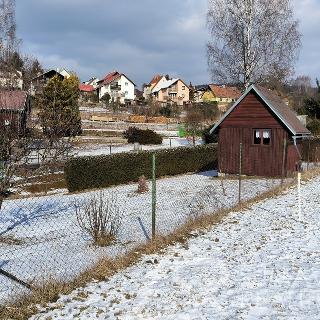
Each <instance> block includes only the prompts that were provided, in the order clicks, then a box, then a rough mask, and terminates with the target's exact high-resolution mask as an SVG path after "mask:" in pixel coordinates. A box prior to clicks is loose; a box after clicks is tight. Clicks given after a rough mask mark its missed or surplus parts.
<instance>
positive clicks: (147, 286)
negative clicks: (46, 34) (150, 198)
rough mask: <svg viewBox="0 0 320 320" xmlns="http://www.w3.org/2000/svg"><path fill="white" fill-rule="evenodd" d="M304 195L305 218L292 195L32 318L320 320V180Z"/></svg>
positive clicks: (233, 218)
mask: <svg viewBox="0 0 320 320" xmlns="http://www.w3.org/2000/svg"><path fill="white" fill-rule="evenodd" d="M301 194H302V215H301V217H299V215H298V212H297V193H296V190H295V189H290V190H288V192H287V193H286V194H285V195H282V196H278V197H276V198H273V199H269V200H265V201H262V202H260V203H257V204H255V205H253V206H252V207H251V208H250V209H249V210H245V211H243V212H238V213H232V214H230V215H229V216H228V218H227V219H226V220H225V221H224V222H223V223H221V224H219V225H217V226H215V227H213V228H212V229H211V230H210V231H208V232H204V231H202V232H201V231H199V232H198V236H197V237H195V238H192V239H191V240H189V241H188V243H187V244H185V245H176V246H173V247H170V248H168V249H167V250H166V252H165V253H163V254H158V255H151V256H145V257H143V259H142V261H141V262H139V263H138V264H137V265H135V266H133V267H130V268H128V269H126V270H124V271H122V272H120V273H118V274H116V275H115V276H113V277H111V278H110V279H106V281H103V282H92V283H91V284H88V286H86V287H85V288H80V289H78V290H75V291H74V292H73V293H71V294H70V295H68V296H62V297H60V299H59V300H58V301H57V302H56V303H53V304H51V305H50V306H49V307H48V308H46V309H41V311H42V313H39V314H38V315H36V316H33V317H32V318H31V319H32V320H41V319H52V320H53V319H61V320H62V319H63V320H67V319H83V320H84V319H127V320H129V319H168V320H169V319H172V320H176V319H319V314H320V283H319V281H320V252H319V242H320V219H319V216H320V199H319V194H320V178H319V177H318V178H315V179H313V180H312V181H310V182H308V183H307V184H305V185H303V187H302V190H301ZM299 218H301V220H300V219H299Z"/></svg>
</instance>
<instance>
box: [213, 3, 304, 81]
mask: <svg viewBox="0 0 320 320" xmlns="http://www.w3.org/2000/svg"><path fill="white" fill-rule="evenodd" d="M208 1H209V10H208V15H207V24H208V28H209V31H210V33H211V36H212V38H211V41H210V42H209V43H208V45H207V54H208V64H209V68H210V71H211V73H212V77H213V79H214V80H215V81H220V82H223V83H225V82H232V83H241V84H243V86H244V87H248V86H249V84H250V83H251V82H260V81H263V80H265V79H266V78H268V77H277V78H282V79H285V78H286V77H288V76H289V75H290V73H291V72H292V70H293V65H294V62H295V60H296V59H297V57H298V49H299V47H300V43H301V41H300V38H301V35H300V33H299V31H298V22H297V20H295V19H294V15H293V10H292V6H291V1H290V0H230V1H227V0H208Z"/></svg>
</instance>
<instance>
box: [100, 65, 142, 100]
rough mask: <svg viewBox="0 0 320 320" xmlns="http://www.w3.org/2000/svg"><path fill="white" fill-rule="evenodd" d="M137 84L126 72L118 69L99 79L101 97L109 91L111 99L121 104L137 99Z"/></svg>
mask: <svg viewBox="0 0 320 320" xmlns="http://www.w3.org/2000/svg"><path fill="white" fill-rule="evenodd" d="M135 86H136V85H135V83H134V82H133V81H131V80H130V79H129V78H128V77H127V76H126V75H125V74H123V73H120V72H118V71H113V72H110V73H108V74H107V75H106V76H105V77H104V78H103V79H102V80H100V81H98V87H97V90H98V95H99V99H101V98H102V97H103V96H104V95H105V94H106V93H108V94H109V95H110V97H111V99H113V100H114V101H119V102H120V103H121V104H127V103H132V102H133V101H134V99H135Z"/></svg>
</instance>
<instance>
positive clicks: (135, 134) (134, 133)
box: [123, 127, 162, 145]
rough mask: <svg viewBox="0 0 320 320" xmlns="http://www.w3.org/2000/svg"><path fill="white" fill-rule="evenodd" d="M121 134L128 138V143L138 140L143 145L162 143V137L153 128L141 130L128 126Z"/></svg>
mask: <svg viewBox="0 0 320 320" xmlns="http://www.w3.org/2000/svg"><path fill="white" fill-rule="evenodd" d="M123 136H124V137H125V138H126V139H127V140H128V143H135V142H139V143H140V144H143V145H148V144H162V137H161V136H160V135H159V134H157V133H156V132H155V131H153V130H149V129H146V130H143V129H138V128H136V127H129V128H128V129H127V130H126V131H125V132H124V133H123Z"/></svg>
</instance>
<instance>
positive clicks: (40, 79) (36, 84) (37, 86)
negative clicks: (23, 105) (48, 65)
mask: <svg viewBox="0 0 320 320" xmlns="http://www.w3.org/2000/svg"><path fill="white" fill-rule="evenodd" d="M55 76H57V77H59V78H60V79H61V80H63V79H64V76H63V75H62V74H61V73H60V72H58V71H57V70H54V69H50V70H47V71H46V72H44V73H42V74H40V75H38V76H37V77H35V78H33V79H32V81H31V94H32V95H34V94H35V93H37V92H38V91H41V90H42V88H43V87H44V86H45V85H46V84H47V83H48V81H49V80H50V79H52V78H53V77H55Z"/></svg>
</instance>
